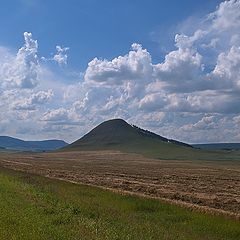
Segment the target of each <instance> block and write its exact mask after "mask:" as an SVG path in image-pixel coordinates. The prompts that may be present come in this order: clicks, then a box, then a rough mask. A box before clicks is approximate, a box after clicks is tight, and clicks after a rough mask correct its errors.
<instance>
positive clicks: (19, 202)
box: [0, 168, 240, 240]
mask: <svg viewBox="0 0 240 240" xmlns="http://www.w3.org/2000/svg"><path fill="white" fill-rule="evenodd" d="M0 239H9V240H10V239H14V240H15V239H21V240H25V239H34V240H35V239H41V240H42V239H49V240H50V239H51V240H54V239H56V240H60V239H68V240H69V239H70V240H71V239H81V240H83V239H104V240H105V239H111V240H114V239H124V240H127V239H131V240H132V239H163V240H164V239H167V240H170V239H174V240H175V239H179V240H181V239H184V240H187V239H194V240H198V239H211V240H215V239H221V240H223V239H228V240H231V239H233V240H236V239H240V223H239V222H235V221H231V220H226V219H223V218H220V217H213V216H209V215H204V214H200V213H196V212H191V211H189V210H186V209H183V208H180V207H176V206H172V205H168V204H164V203H161V202H159V201H157V200H149V199H143V198H138V197H133V196H121V195H118V194H114V193H112V192H109V191H104V190H101V189H98V188H94V187H89V186H82V185H76V184H71V183H67V182H63V181H57V180H51V179H47V178H43V177H40V176H36V175H31V174H27V173H20V172H15V171H11V170H7V169H3V168H0Z"/></svg>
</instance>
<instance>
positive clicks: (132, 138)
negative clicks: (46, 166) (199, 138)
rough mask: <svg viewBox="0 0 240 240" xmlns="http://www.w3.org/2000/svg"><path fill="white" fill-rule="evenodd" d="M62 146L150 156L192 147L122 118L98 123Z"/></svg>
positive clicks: (186, 152)
mask: <svg viewBox="0 0 240 240" xmlns="http://www.w3.org/2000/svg"><path fill="white" fill-rule="evenodd" d="M63 150H64V151H73V150H76V151H82V150H87V151H91V150H120V151H123V152H132V153H140V154H143V155H146V156H150V157H161V158H162V157H165V158H171V157H173V156H172V155H174V156H175V155H176V154H178V156H185V155H186V154H188V153H189V151H190V152H191V151H193V150H194V149H193V148H192V146H190V145H188V144H185V143H182V142H179V141H175V140H171V139H167V138H164V137H161V136H159V135H157V134H155V133H152V132H150V131H147V130H143V129H141V128H139V127H136V126H133V125H130V124H128V123H127V122H126V121H124V120H122V119H112V120H108V121H106V122H103V123H101V124H100V125H98V126H97V127H95V128H94V129H92V130H91V131H90V132H89V133H87V134H86V135H85V136H83V137H82V138H81V139H79V140H77V141H75V142H73V143H72V144H70V145H68V146H67V147H65V148H64V149H63Z"/></svg>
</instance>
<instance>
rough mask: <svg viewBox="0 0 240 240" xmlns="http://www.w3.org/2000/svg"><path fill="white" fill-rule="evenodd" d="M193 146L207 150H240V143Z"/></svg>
mask: <svg viewBox="0 0 240 240" xmlns="http://www.w3.org/2000/svg"><path fill="white" fill-rule="evenodd" d="M192 146H193V147H196V148H200V149H205V150H240V143H203V144H193V145H192Z"/></svg>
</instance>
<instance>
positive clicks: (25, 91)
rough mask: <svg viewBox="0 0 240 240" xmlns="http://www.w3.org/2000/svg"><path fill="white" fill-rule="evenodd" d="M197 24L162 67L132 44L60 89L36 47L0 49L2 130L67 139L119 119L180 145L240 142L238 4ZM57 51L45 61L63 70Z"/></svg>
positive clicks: (236, 0) (62, 54)
mask: <svg viewBox="0 0 240 240" xmlns="http://www.w3.org/2000/svg"><path fill="white" fill-rule="evenodd" d="M196 26H197V28H196V29H193V28H192V26H191V27H188V26H185V27H184V28H183V29H185V31H186V32H187V33H185V32H181V31H180V32H179V33H178V34H176V36H175V46H174V47H175V49H174V50H173V51H170V52H168V53H167V54H166V55H165V56H164V60H163V61H161V62H153V60H152V57H151V53H150V52H149V51H148V50H147V49H145V48H144V47H143V46H142V45H141V44H139V43H133V44H132V46H131V48H130V50H129V51H128V52H126V54H125V55H123V56H116V57H115V58H114V59H111V60H108V59H102V58H98V57H96V58H94V59H93V60H91V61H90V62H89V63H88V66H87V69H86V70H85V71H84V73H83V74H82V78H81V77H79V78H78V79H76V80H75V82H72V83H71V84H68V83H67V81H64V82H63V83H62V85H61V87H59V85H58V84H57V83H56V84H53V81H52V80H50V78H49V76H52V75H54V74H55V73H54V71H53V70H52V69H51V67H50V66H48V64H47V62H46V61H43V60H42V59H44V58H40V57H39V56H38V43H37V41H36V40H34V39H33V37H32V34H31V33H24V40H25V43H24V46H23V47H22V48H20V49H19V51H18V52H17V54H16V55H14V54H12V53H11V52H10V51H9V49H6V48H4V47H0V54H1V56H2V58H1V60H0V91H1V97H0V100H1V103H0V106H1V108H2V109H4V111H5V112H6V117H5V118H4V117H0V121H2V126H3V127H2V130H1V131H2V132H4V131H7V129H8V128H9V126H10V121H12V122H14V123H15V124H17V125H18V126H21V131H20V132H21V133H22V132H23V130H24V129H25V128H26V126H27V125H28V124H29V126H30V130H27V131H28V134H29V135H31V136H34V135H37V134H39V132H41V134H42V136H47V137H48V136H55V137H62V138H64V139H66V140H73V139H77V138H79V137H80V136H81V135H82V134H83V133H85V132H86V131H87V130H89V128H91V127H93V126H94V125H96V124H98V123H100V122H101V121H103V120H106V119H109V118H115V117H121V118H124V119H126V120H128V121H129V122H131V123H134V124H136V125H140V126H141V127H145V128H148V129H151V130H153V131H156V132H158V133H159V134H162V135H164V136H167V137H170V138H176V139H178V140H182V141H186V142H219V141H240V132H239V131H238V130H237V129H239V118H240V107H239V103H240V34H239V33H240V0H229V1H224V2H222V3H221V4H220V5H219V6H217V8H216V10H215V11H214V12H212V13H209V14H208V15H207V16H204V17H203V18H202V19H199V23H198V24H196ZM56 50H57V53H56V54H55V55H54V56H53V58H51V60H53V61H56V62H57V63H58V64H59V65H60V66H63V65H65V66H66V65H67V59H68V55H67V51H68V50H69V49H68V48H62V47H60V46H57V47H56ZM159 58H160V57H159ZM46 73H48V74H46ZM43 76H48V77H47V78H44V77H43ZM43 82H45V83H46V84H45V85H43ZM57 85H58V86H57ZM44 86H48V87H44ZM30 118H31V119H32V121H34V123H31V124H30V123H29V122H30V121H29V119H30ZM4 126H5V127H4ZM31 128H32V129H31ZM36 129H38V130H36ZM14 131H15V134H17V133H18V129H16V128H15V129H14ZM29 131H30V132H29ZM31 131H32V132H31ZM9 134H10V133H9Z"/></svg>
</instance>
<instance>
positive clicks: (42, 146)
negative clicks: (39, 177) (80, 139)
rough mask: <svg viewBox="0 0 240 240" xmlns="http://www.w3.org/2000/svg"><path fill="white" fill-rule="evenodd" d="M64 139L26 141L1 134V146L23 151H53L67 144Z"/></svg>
mask: <svg viewBox="0 0 240 240" xmlns="http://www.w3.org/2000/svg"><path fill="white" fill-rule="evenodd" d="M66 145H67V143H66V142H64V141H62V140H44V141H24V140H21V139H17V138H13V137H8V136H0V148H3V149H9V150H21V151H51V150H56V149H59V148H62V147H64V146H66Z"/></svg>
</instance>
